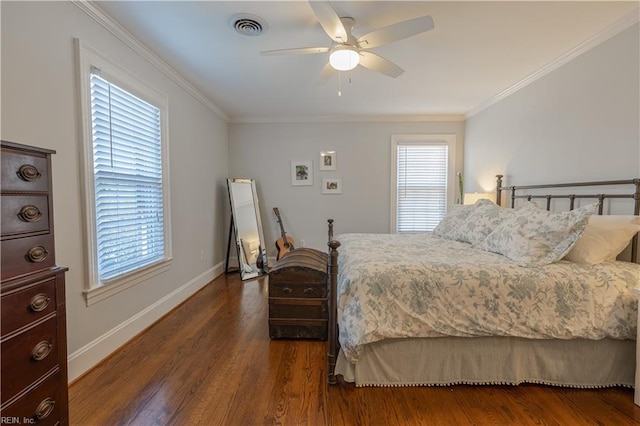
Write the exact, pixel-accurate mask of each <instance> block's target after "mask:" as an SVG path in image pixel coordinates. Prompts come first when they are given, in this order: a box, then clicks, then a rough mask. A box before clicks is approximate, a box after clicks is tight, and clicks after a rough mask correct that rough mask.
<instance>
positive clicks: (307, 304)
mask: <svg viewBox="0 0 640 426" xmlns="http://www.w3.org/2000/svg"><path fill="white" fill-rule="evenodd" d="M274 318H299V319H305V318H306V319H326V318H328V310H327V301H326V300H323V299H280V298H269V319H274Z"/></svg>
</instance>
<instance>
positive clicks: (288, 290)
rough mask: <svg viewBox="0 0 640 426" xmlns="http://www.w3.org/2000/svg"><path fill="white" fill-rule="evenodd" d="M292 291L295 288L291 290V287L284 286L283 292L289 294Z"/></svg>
mask: <svg viewBox="0 0 640 426" xmlns="http://www.w3.org/2000/svg"><path fill="white" fill-rule="evenodd" d="M292 291H293V290H291V289H290V288H289V287H283V288H282V292H283V293H287V294H289V293H291V292H292Z"/></svg>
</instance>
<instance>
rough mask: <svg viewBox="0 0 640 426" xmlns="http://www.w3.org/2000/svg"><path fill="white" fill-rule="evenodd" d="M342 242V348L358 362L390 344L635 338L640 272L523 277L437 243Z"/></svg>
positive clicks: (626, 265) (373, 237)
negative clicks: (365, 349)
mask: <svg viewBox="0 0 640 426" xmlns="http://www.w3.org/2000/svg"><path fill="white" fill-rule="evenodd" d="M336 239H337V240H338V241H340V243H341V244H342V245H341V247H340V248H339V252H340V256H339V269H338V271H339V276H338V295H339V302H338V323H339V328H340V344H341V346H342V348H343V350H344V352H345V355H346V356H347V358H348V359H349V360H350V361H354V362H355V361H357V360H358V356H359V354H360V351H361V346H362V345H364V344H367V343H370V342H375V341H379V340H382V339H386V338H403V337H437V336H517V337H524V338H533V339H549V338H557V339H571V338H586V339H602V338H604V337H611V338H614V339H635V338H636V321H637V299H636V297H635V295H634V294H633V293H632V291H631V289H633V288H635V287H640V265H637V264H633V263H630V262H606V263H602V264H599V265H579V264H575V263H571V262H567V261H560V262H556V263H554V264H551V265H547V266H544V267H538V268H524V267H520V266H518V265H517V264H516V262H514V261H511V260H509V259H508V258H506V257H504V256H501V255H498V254H494V253H490V252H486V251H482V250H479V249H476V248H472V247H471V245H469V244H466V243H459V242H456V241H451V240H446V239H442V238H440V237H437V236H434V235H432V234H430V233H427V234H343V235H339V236H338V237H336Z"/></svg>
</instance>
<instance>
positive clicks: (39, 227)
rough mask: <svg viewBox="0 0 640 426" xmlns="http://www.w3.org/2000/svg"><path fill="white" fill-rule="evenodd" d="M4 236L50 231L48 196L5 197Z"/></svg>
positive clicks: (3, 213) (3, 214) (3, 202)
mask: <svg viewBox="0 0 640 426" xmlns="http://www.w3.org/2000/svg"><path fill="white" fill-rule="evenodd" d="M1 208H2V236H3V237H4V236H8V235H16V234H25V233H31V232H43V231H45V232H46V231H49V197H48V196H47V195H3V196H2V204H1Z"/></svg>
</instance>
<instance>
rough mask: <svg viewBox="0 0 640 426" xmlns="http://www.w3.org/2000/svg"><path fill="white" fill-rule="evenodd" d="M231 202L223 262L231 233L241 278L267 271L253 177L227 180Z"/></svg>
mask: <svg viewBox="0 0 640 426" xmlns="http://www.w3.org/2000/svg"><path fill="white" fill-rule="evenodd" d="M227 187H228V188H229V201H230V203H231V227H230V229H229V243H228V245H227V265H226V270H227V271H228V269H229V254H230V252H231V233H232V232H233V235H235V245H236V253H237V256H238V267H239V269H240V277H241V278H242V280H248V279H251V278H255V277H258V276H260V275H262V274H265V273H267V271H268V268H267V250H266V244H265V242H264V234H263V232H262V221H261V220H260V208H259V204H258V194H257V192H256V184H255V181H254V180H253V179H237V178H229V179H227Z"/></svg>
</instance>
